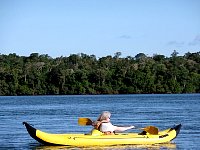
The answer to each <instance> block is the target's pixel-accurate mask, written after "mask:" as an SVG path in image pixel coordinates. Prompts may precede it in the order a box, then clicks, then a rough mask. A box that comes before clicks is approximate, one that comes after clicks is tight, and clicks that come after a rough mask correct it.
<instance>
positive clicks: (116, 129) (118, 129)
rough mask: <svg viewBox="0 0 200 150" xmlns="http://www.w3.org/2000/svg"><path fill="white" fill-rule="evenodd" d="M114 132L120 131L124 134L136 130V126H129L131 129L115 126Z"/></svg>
mask: <svg viewBox="0 0 200 150" xmlns="http://www.w3.org/2000/svg"><path fill="white" fill-rule="evenodd" d="M113 128H114V131H119V132H123V131H126V130H129V129H133V128H135V126H129V127H118V126H113Z"/></svg>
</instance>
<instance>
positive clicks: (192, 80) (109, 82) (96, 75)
mask: <svg viewBox="0 0 200 150" xmlns="http://www.w3.org/2000/svg"><path fill="white" fill-rule="evenodd" d="M140 93H149V94H150V93H200V52H197V53H190V52H188V53H186V54H185V55H184V56H178V52H176V51H175V50H174V52H173V53H172V54H171V56H170V57H166V56H164V55H158V54H155V55H153V56H152V57H148V56H146V55H145V54H144V53H139V54H137V55H136V56H134V57H131V56H127V57H125V58H121V52H116V53H115V54H114V56H110V55H109V56H106V57H101V58H98V59H97V58H96V56H95V55H87V54H83V53H81V54H72V55H70V56H68V57H63V56H61V57H57V58H52V57H50V56H48V55H47V54H45V55H44V54H42V55H40V54H38V53H32V54H30V56H18V55H17V54H15V53H13V54H9V55H4V54H0V95H70V94H140Z"/></svg>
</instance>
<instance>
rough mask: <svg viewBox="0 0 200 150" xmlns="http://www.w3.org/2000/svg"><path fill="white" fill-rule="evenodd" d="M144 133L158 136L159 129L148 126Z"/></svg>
mask: <svg viewBox="0 0 200 150" xmlns="http://www.w3.org/2000/svg"><path fill="white" fill-rule="evenodd" d="M143 130H144V131H146V132H148V133H149V134H153V135H158V128H156V127H154V126H148V127H145V128H143Z"/></svg>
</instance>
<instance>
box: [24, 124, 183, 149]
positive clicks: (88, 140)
mask: <svg viewBox="0 0 200 150" xmlns="http://www.w3.org/2000/svg"><path fill="white" fill-rule="evenodd" d="M23 124H24V125H25V126H26V129H27V131H28V133H29V134H30V136H31V137H32V138H33V139H35V140H37V141H38V142H40V143H42V144H44V145H66V146H79V147H82V146H111V145H135V144H142V145H145V144H147V145H151V144H160V143H168V142H170V141H171V140H173V139H174V138H176V137H177V135H178V134H179V131H180V129H181V124H179V125H177V126H174V127H172V128H169V129H166V130H163V131H159V133H158V135H151V134H148V133H145V132H143V133H142V134H138V133H119V134H115V135H104V134H102V133H101V132H99V131H97V130H93V131H92V132H91V133H90V134H51V133H46V132H43V131H41V130H38V129H36V128H34V127H33V126H31V125H30V124H28V123H27V122H23Z"/></svg>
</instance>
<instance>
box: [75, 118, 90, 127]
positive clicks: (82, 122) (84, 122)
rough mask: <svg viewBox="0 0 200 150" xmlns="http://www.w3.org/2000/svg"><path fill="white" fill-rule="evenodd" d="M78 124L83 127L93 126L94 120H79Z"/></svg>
mask: <svg viewBox="0 0 200 150" xmlns="http://www.w3.org/2000/svg"><path fill="white" fill-rule="evenodd" d="M78 124H79V125H81V126H87V125H92V120H91V119H89V118H78Z"/></svg>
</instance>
